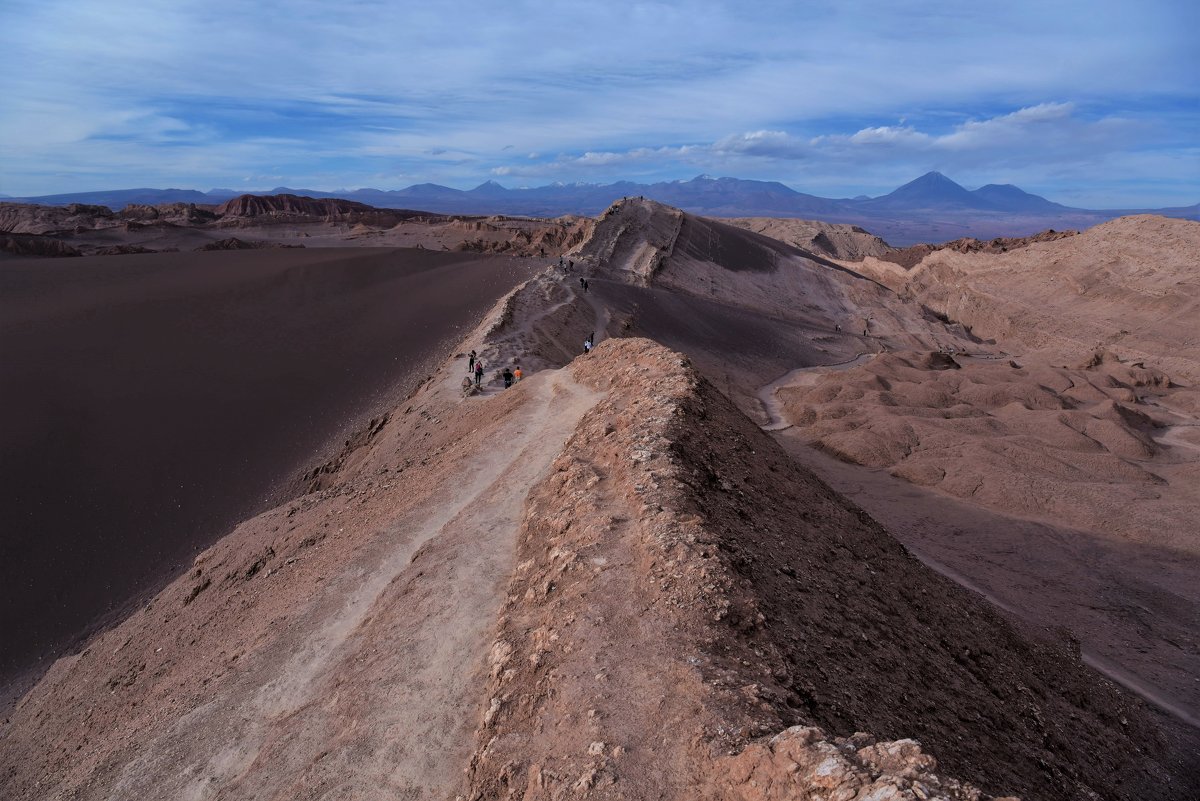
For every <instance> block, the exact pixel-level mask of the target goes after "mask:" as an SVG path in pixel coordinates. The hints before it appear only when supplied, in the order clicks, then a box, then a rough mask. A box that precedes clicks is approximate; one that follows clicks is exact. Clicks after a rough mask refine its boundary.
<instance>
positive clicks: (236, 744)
mask: <svg viewBox="0 0 1200 801" xmlns="http://www.w3.org/2000/svg"><path fill="white" fill-rule="evenodd" d="M449 366H450V367H451V368H453V369H450V370H448V371H447V372H448V373H449V374H450V376H451V378H450V379H449V382H448V383H452V382H454V381H456V380H457V379H454V378H453V376H454V375H458V370H457V365H456V364H455V363H453V362H452V363H451V364H450V365H449ZM513 391H514V392H523V393H525V394H526V395H527V396H528V397H527V399H526V400H525V403H524V405H523V408H522V409H520V411H519V412H518V413H516V414H513V415H511V416H510V417H509V418H508V419H507V420H505V421H503V422H502V423H501V424H500V425H499V426H497V429H496V442H497V447H495V448H494V449H490V450H487V451H486V452H481V453H479V454H478V456H477V458H476V459H475V460H474V461H473V462H471V463H470V464H469V466H468V468H467V470H466V472H465V473H464V472H455V474H454V475H455V484H454V486H452V487H447V488H446V489H445V490H444V492H443V493H442V501H441V503H438V504H434V505H430V506H426V507H423V508H422V509H420V510H419V511H418V512H416V513H414V514H413V515H411V516H409V517H407V518H404V519H398V520H395V521H394V522H393V523H392V524H391V526H390V527H389V529H388V531H386V532H385V536H381V537H380V544H379V545H378V546H377V547H374V548H370V549H368V550H369V551H370V552H369V553H364V554H361V555H358V556H356V558H352V559H349V560H347V564H348V567H347V569H346V571H345V572H344V573H343V574H342V575H341V576H339V577H336V578H333V579H331V581H330V582H329V584H328V586H329V589H328V590H326V591H325V593H324V594H325V595H326V596H328V597H327V598H326V599H325V601H324V602H314V605H313V608H312V609H311V610H310V611H309V612H308V613H307V614H305V615H304V616H303V618H302V619H301V621H300V622H299V625H298V626H296V629H297V630H296V631H294V632H292V636H289V637H286V638H284V641H283V642H282V643H281V645H280V646H279V648H277V649H274V651H273V652H272V653H266V654H261V655H260V656H259V657H257V658H256V659H255V660H254V662H253V664H250V665H247V666H246V668H244V673H243V675H242V677H241V679H240V680H239V681H238V682H236V683H235V684H234V686H233V687H232V688H231V690H230V691H228V692H225V693H223V694H222V696H221V697H218V698H214V699H213V701H212V702H210V703H208V704H206V705H205V706H202V707H200V708H198V709H196V710H194V711H193V712H192V713H190V714H189V715H187V716H185V717H183V718H182V719H181V720H179V721H178V722H177V723H175V724H174V725H173V726H172V727H171V728H170V729H168V730H167V731H165V732H164V733H163V734H161V735H159V736H158V737H156V738H154V739H153V740H151V741H149V742H148V743H147V744H145V745H144V747H142V748H141V749H140V753H139V754H138V755H137V757H136V758H135V759H133V760H131V761H130V762H129V763H128V764H126V766H125V767H124V770H123V772H122V776H121V778H120V780H119V781H118V782H117V783H116V785H115V787H114V791H113V793H112V794H111V796H110V797H112V798H130V797H160V798H180V799H208V798H265V797H275V795H276V794H277V793H283V792H284V791H285V788H282V787H278V786H275V785H273V784H272V782H273V781H274V782H277V781H278V778H279V777H280V776H281V775H284V776H289V777H299V778H297V779H296V783H295V784H294V785H293V786H291V787H290V788H286V790H287V792H288V793H289V794H290V795H291V796H292V797H298V798H308V797H326V796H337V797H351V796H353V797H364V796H383V795H386V796H388V797H397V798H405V799H423V798H445V797H447V793H448V791H449V789H450V788H452V787H454V786H455V785H456V784H457V782H459V781H460V780H461V777H462V770H463V768H464V767H465V760H466V759H467V757H468V755H469V752H470V748H471V743H472V738H471V734H472V732H473V730H474V728H475V726H476V725H477V724H478V721H479V719H480V716H481V715H482V713H483V711H484V710H485V709H486V699H485V698H483V686H484V685H483V681H484V678H485V675H484V666H485V657H486V654H487V650H488V648H489V647H490V645H491V634H492V629H493V626H494V623H495V620H496V615H497V614H498V612H499V610H500V609H501V606H502V603H503V600H504V588H505V587H506V586H507V582H508V578H509V576H510V575H511V572H512V569H513V563H514V556H515V552H516V542H515V537H516V532H517V530H518V527H519V525H520V520H521V515H522V513H523V509H524V499H525V497H526V495H527V494H528V492H529V489H530V487H532V486H533V485H534V483H535V482H536V481H538V480H539V479H540V478H541V477H542V475H544V473H545V471H546V470H548V469H549V465H550V463H551V461H552V460H553V458H554V457H555V456H556V455H557V454H558V452H559V451H560V450H561V448H562V446H563V443H564V442H565V441H566V439H567V437H568V436H569V435H570V433H571V432H572V431H573V430H574V428H575V426H576V424H577V422H578V420H579V418H580V417H581V416H582V415H583V413H584V412H585V411H586V410H587V409H589V408H591V406H592V405H593V404H594V403H595V402H596V401H597V400H598V398H599V396H598V395H597V394H595V393H593V392H591V391H590V390H587V389H585V388H583V387H581V386H579V385H577V384H575V383H574V382H573V381H572V380H571V379H570V377H569V375H568V374H567V373H566V372H565V371H546V372H543V373H540V374H538V375H537V376H533V377H531V378H529V379H527V380H526V381H524V382H522V384H521V386H520V387H518V388H516V389H514V390H513ZM467 402H475V403H479V402H480V401H467ZM288 650H290V653H286V652H285V651H288ZM449 794H450V795H453V793H452V792H450V793H449Z"/></svg>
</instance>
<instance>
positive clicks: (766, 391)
mask: <svg viewBox="0 0 1200 801" xmlns="http://www.w3.org/2000/svg"><path fill="white" fill-rule="evenodd" d="M873 356H875V354H874V353H860V354H858V355H857V356H855V357H854V358H853V359H847V360H846V361H844V362H836V363H834V364H822V365H818V366H816V367H799V368H797V369H795V370H792V371H790V372H787V373H784V374H783V375H781V376H780V377H779V378H777V379H775V380H774V381H772V382H771V383H770V384H767V385H765V386H764V387H762V388H761V389H759V391H758V399H759V401H760V402H761V403H762V405H763V409H764V411H766V413H767V424H766V425H765V426H763V427H762V429H763V430H764V431H782V430H784V429H785V428H791V427H792V424H791V423H789V422H787V421H785V420H784V419H783V406H782V405H781V404H780V403H779V398H778V396H776V394H775V393H776V392H777V391H778V390H780V389H782V388H784V387H800V386H810V385H812V384H814V383H816V381H817V379H818V378H820V376H821V375H822V374H824V373H829V372H834V371H836V370H849V369H850V368H851V367H857V366H858V365H860V364H866V363H867V362H869V361H870V360H871V358H872V357H873Z"/></svg>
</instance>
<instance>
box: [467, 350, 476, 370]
mask: <svg viewBox="0 0 1200 801" xmlns="http://www.w3.org/2000/svg"><path fill="white" fill-rule="evenodd" d="M477 355H478V354H476V353H475V351H471V353H470V355H469V356H468V357H467V372H468V373H473V372H475V357H476V356H477Z"/></svg>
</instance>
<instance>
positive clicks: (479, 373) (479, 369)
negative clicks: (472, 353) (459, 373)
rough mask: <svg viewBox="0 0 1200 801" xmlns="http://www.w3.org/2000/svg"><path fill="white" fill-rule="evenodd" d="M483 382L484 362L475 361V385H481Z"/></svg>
mask: <svg viewBox="0 0 1200 801" xmlns="http://www.w3.org/2000/svg"><path fill="white" fill-rule="evenodd" d="M482 382H483V362H482V361H477V362H475V386H479V385H480V384H481V383H482Z"/></svg>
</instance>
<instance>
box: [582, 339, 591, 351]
mask: <svg viewBox="0 0 1200 801" xmlns="http://www.w3.org/2000/svg"><path fill="white" fill-rule="evenodd" d="M583 352H584V353H591V352H592V340H590V339H585V340H583Z"/></svg>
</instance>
